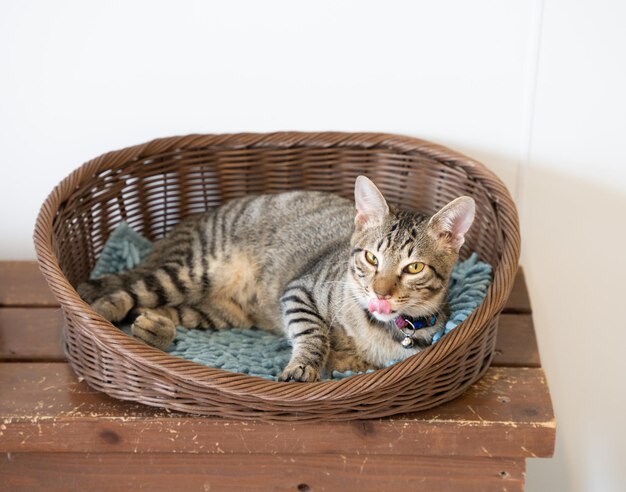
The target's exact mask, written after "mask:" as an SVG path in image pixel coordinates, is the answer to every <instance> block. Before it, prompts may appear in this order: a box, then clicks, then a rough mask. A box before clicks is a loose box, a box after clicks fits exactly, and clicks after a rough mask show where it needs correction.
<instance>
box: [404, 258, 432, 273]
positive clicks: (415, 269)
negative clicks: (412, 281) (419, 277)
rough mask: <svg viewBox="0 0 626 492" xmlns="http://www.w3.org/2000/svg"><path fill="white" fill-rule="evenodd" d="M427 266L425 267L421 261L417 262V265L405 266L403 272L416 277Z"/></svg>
mask: <svg viewBox="0 0 626 492" xmlns="http://www.w3.org/2000/svg"><path fill="white" fill-rule="evenodd" d="M425 266H426V265H424V264H423V263H422V262H421V261H416V262H415V263H411V264H409V265H407V266H405V267H404V270H403V271H404V272H406V273H410V274H411V275H415V274H416V273H419V272H421V271H422V270H423V269H424V267H425Z"/></svg>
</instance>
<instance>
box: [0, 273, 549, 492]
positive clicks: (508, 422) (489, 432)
mask: <svg viewBox="0 0 626 492" xmlns="http://www.w3.org/2000/svg"><path fill="white" fill-rule="evenodd" d="M62 324H63V321H62V316H61V312H60V309H59V308H58V306H57V304H56V301H55V300H54V298H53V297H52V295H51V294H50V293H49V291H48V288H47V286H46V285H45V283H44V282H43V279H42V278H41V276H40V274H39V272H38V270H37V267H36V265H35V263H33V262H0V395H1V397H0V448H1V449H0V451H2V453H3V454H2V459H1V460H0V490H10V491H22V490H23V491H29V492H31V491H35V490H59V491H61V490H62V491H68V490H76V491H100V490H102V491H104V490H111V491H120V490H133V491H134V490H140V489H146V490H150V491H157V490H167V491H170V492H175V491H182V490H200V491H215V490H233V491H243V490H291V491H301V492H302V491H312V492H317V491H322V490H341V491H350V490H356V491H376V492H380V491H385V490H401V491H407V490H426V491H450V490H463V491H480V492H484V491H491V490H507V491H519V490H523V488H524V468H525V459H526V458H528V457H550V456H551V455H552V453H553V450H554V440H555V432H556V426H555V421H554V415H553V411H552V405H551V402H550V394H549V391H548V386H547V384H546V380H545V375H544V372H543V370H542V369H541V363H540V360H539V354H538V352H537V344H536V340H535V334H534V329H533V322H532V318H531V311H530V303H529V300H528V295H527V291H526V285H525V283H524V277H523V275H522V273H521V272H520V273H519V274H518V277H517V280H516V284H515V288H514V290H513V293H512V295H511V297H510V299H509V302H508V305H507V307H506V309H505V312H504V314H503V315H502V317H501V319H500V328H499V333H498V349H497V353H496V356H495V359H494V362H493V365H492V367H491V368H490V369H489V371H488V372H487V374H486V376H485V377H484V378H483V379H482V380H481V381H479V382H478V383H476V384H474V385H473V386H472V387H471V389H469V390H468V391H467V393H466V394H465V395H463V396H461V397H460V398H458V399H457V400H455V401H453V402H450V403H447V404H444V405H441V406H439V407H437V408H434V409H432V410H429V411H426V412H421V413H415V414H408V415H402V416H397V417H393V418H385V419H377V420H363V421H354V422H346V423H261V422H239V421H234V420H224V419H219V418H208V417H199V416H190V415H186V414H181V413H176V412H168V411H165V410H160V409H155V408H152V407H147V406H143V405H139V404H133V403H129V402H124V401H118V400H115V399H113V398H110V397H108V396H106V395H104V394H101V393H98V392H96V391H94V390H92V389H91V388H89V386H87V384H86V383H85V382H81V381H79V380H78V379H77V378H76V376H75V375H74V373H73V372H72V370H71V368H70V367H69V366H68V364H67V363H66V362H65V358H64V355H63V350H62V346H61V331H62Z"/></svg>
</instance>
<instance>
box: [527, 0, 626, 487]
mask: <svg viewBox="0 0 626 492" xmlns="http://www.w3.org/2000/svg"><path fill="white" fill-rule="evenodd" d="M625 23H626V3H624V2H617V1H614V2H610V1H607V0H604V1H591V0H585V1H579V2H572V1H571V0H547V1H546V2H545V8H544V15H543V29H542V36H541V43H540V47H541V49H540V56H539V63H538V68H537V87H536V100H535V106H534V113H533V114H534V118H533V125H532V140H531V146H530V153H529V160H528V162H527V163H526V165H525V166H523V168H522V172H521V175H520V197H519V199H520V201H521V205H522V214H523V215H522V219H523V220H522V224H523V228H522V237H523V238H524V254H523V258H522V263H523V265H524V267H525V270H526V274H527V278H528V283H529V285H530V294H531V300H532V303H533V308H534V318H535V324H536V329H537V335H538V338H539V345H540V349H541V355H542V361H543V365H544V368H545V370H546V371H547V374H548V378H549V382H550V387H551V390H552V396H553V399H554V404H555V407H556V416H557V422H558V429H559V430H558V439H557V455H556V458H555V460H553V461H552V462H541V461H540V460H536V461H535V462H533V463H531V465H530V466H529V473H528V482H529V489H532V490H537V491H540V490H572V491H588V490H593V491H595V490H597V491H605V490H626V485H625V483H626V469H625V466H624V465H626V426H625V425H624V417H626V384H624V377H625V376H626V354H625V351H624V348H625V347H626V321H625V320H624V316H623V311H622V309H623V306H624V301H625V300H626V298H625V296H624V292H625V289H624V279H626V259H625V258H626V256H625V254H626V251H625V250H624V245H625V244H626V146H624V136H625V135H626V96H625V95H624V91H625V90H626V63H625V61H626V30H625V29H624V25H625ZM557 484H560V487H557Z"/></svg>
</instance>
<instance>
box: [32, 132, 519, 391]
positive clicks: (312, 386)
mask: <svg viewBox="0 0 626 492" xmlns="http://www.w3.org/2000/svg"><path fill="white" fill-rule="evenodd" d="M263 147H268V148H296V147H313V148H315V147H323V148H331V147H355V148H359V149H380V148H388V149H390V150H393V151H394V152H396V153H397V152H403V153H406V154H421V155H423V156H426V157H429V158H433V159H436V160H438V161H441V162H446V163H447V164H448V165H451V166H454V167H457V168H461V169H462V170H463V171H464V172H466V173H467V174H469V175H471V176H472V177H473V178H474V179H475V180H476V181H478V182H480V183H481V184H482V185H483V187H484V188H485V189H486V190H487V191H488V193H489V197H490V200H491V202H492V206H494V207H495V208H496V217H497V220H499V221H500V226H501V228H500V229H499V231H501V232H502V230H503V229H504V230H505V231H506V234H504V237H503V249H502V254H501V259H500V261H499V262H498V265H496V266H495V267H494V269H493V281H492V282H491V285H490V287H489V289H488V291H487V294H486V297H485V299H484V300H483V302H482V303H481V304H480V305H479V307H478V308H477V309H475V310H474V311H473V312H472V313H471V314H470V316H469V317H468V318H467V319H466V320H465V321H463V322H462V323H461V324H460V325H459V326H458V327H457V328H455V329H454V330H452V331H451V332H450V333H448V334H447V335H446V336H445V337H443V338H442V339H441V340H439V341H438V342H437V343H436V344H434V345H431V346H430V347H428V348H427V349H425V350H423V351H421V352H419V353H417V354H415V355H413V356H411V357H409V358H407V359H405V360H403V361H400V362H398V363H396V364H394V365H392V366H389V367H386V368H383V369H379V370H377V371H374V372H370V373H364V374H356V375H354V376H350V377H349V378H345V379H340V380H324V381H320V382H316V383H308V384H293V383H283V382H276V381H271V380H267V379H263V378H260V377H256V376H250V375H246V374H241V373H234V372H229V371H225V370H222V369H217V368H213V367H208V366H203V365H200V364H198V363H195V362H192V361H189V360H186V359H182V358H179V357H176V356H173V355H169V354H167V353H165V352H162V351H160V350H158V349H156V348H153V347H149V346H147V345H145V344H143V343H142V342H139V341H138V340H135V339H133V338H131V337H129V336H127V335H125V334H124V333H122V332H121V331H120V330H119V329H118V328H116V327H115V326H114V325H112V324H111V323H110V322H108V321H106V320H105V319H104V318H102V317H101V316H100V315H98V314H97V313H96V312H95V311H93V310H92V309H91V307H90V306H89V305H88V304H87V303H85V302H84V301H83V300H82V299H81V298H80V297H79V296H78V293H77V292H76V290H75V289H74V288H73V287H72V285H71V284H70V283H69V281H68V280H67V278H66V277H65V275H64V274H63V271H62V270H61V267H60V265H59V261H58V258H57V256H56V255H55V253H54V249H53V244H52V224H53V220H54V217H55V214H56V212H57V211H58V210H59V207H60V206H61V205H62V204H63V202H64V201H65V200H67V199H68V198H69V197H70V195H71V193H72V192H73V190H75V189H76V188H78V187H79V186H81V185H83V184H85V183H86V182H87V181H88V180H89V179H91V177H93V176H94V175H96V174H98V173H100V172H103V171H105V170H114V169H118V168H119V167H120V166H122V165H124V164H125V163H128V162H129V161H134V160H139V159H142V158H148V157H153V156H155V154H159V153H164V152H171V151H175V150H177V149H180V150H182V149H185V150H187V149H190V148H202V149H209V148H219V149H242V148H263ZM33 239H34V243H35V250H36V254H37V260H38V263H39V267H40V270H41V272H42V274H43V276H44V278H45V279H46V281H47V282H48V285H49V286H50V288H51V290H52V292H53V294H54V295H55V297H56V298H57V300H58V301H59V303H60V304H61V306H62V307H63V309H64V311H65V312H66V313H69V315H70V316H72V317H79V318H80V321H81V322H82V323H84V324H86V325H87V326H88V327H89V330H90V335H91V336H92V337H93V339H94V341H95V342H96V343H97V344H103V345H104V346H106V347H107V349H108V350H112V351H114V352H116V353H118V354H119V356H120V357H124V358H125V363H127V364H130V365H138V366H143V367H151V368H153V369H161V370H162V369H167V371H168V374H169V376H170V377H171V378H173V379H176V380H177V381H178V382H180V383H184V381H185V380H192V381H193V383H194V385H198V386H207V387H211V388H214V387H216V385H217V386H219V388H220V391H222V392H224V393H228V394H231V395H236V396H237V397H239V398H241V397H243V398H253V399H260V400H265V401H280V402H281V403H284V402H286V401H300V402H303V401H307V402H311V401H317V400H324V401H328V400H344V399H346V398H353V397H354V396H355V394H360V395H366V394H369V393H372V392H376V391H378V390H380V389H381V388H384V387H386V386H389V385H392V384H394V383H396V382H398V381H399V380H402V379H405V378H406V377H407V376H409V375H411V374H418V373H419V371H420V369H422V368H425V367H431V366H435V365H438V364H440V363H443V362H445V359H446V358H447V356H448V354H449V353H451V352H454V351H455V350H456V349H458V348H459V347H460V346H462V345H463V344H464V342H466V341H467V340H468V339H469V338H471V337H473V336H474V335H475V334H476V333H477V332H478V331H479V330H480V329H481V328H483V325H484V324H485V322H486V320H488V319H490V318H492V317H494V316H496V315H497V314H498V313H499V312H500V311H501V310H502V308H503V307H504V304H505V302H506V299H507V298H508V295H509V292H510V290H511V288H512V284H513V282H512V279H513V278H514V276H515V274H516V271H517V264H518V259H519V253H520V235H519V224H518V219H517V211H516V207H515V204H514V203H513V200H512V199H511V196H510V194H509V192H508V190H507V189H506V187H505V186H504V184H503V183H502V182H501V181H500V179H499V178H498V177H497V176H496V175H495V174H494V173H493V172H492V171H490V170H489V169H488V168H486V167H485V166H484V165H483V164H482V163H480V162H478V161H476V160H474V159H471V158H469V157H467V156H465V155H463V154H460V153H458V152H456V151H453V150H451V149H448V148H446V147H444V146H441V145H438V144H435V143H432V142H429V141H426V140H422V139H418V138H413V137H407V136H400V135H394V134H387V133H369V132H366V133H346V132H273V133H231V134H207V135H202V134H191V135H186V136H175V137H164V138H158V139H154V140H151V141H148V142H145V143H143V144H139V145H133V146H129V147H126V148H123V149H120V150H115V151H110V152H107V153H105V154H102V155H100V156H99V157H96V158H94V159H91V160H89V161H87V162H86V163H84V164H83V165H82V166H80V167H79V168H77V169H76V170H74V171H73V172H72V173H70V174H69V175H68V176H67V177H66V178H64V179H63V180H62V181H61V182H60V183H59V184H58V185H57V186H56V187H55V188H54V189H53V190H52V192H51V193H50V194H49V195H48V197H47V198H46V200H45V201H44V203H43V205H42V207H41V209H40V211H39V214H38V216H37V220H36V223H35V229H34V236H33ZM492 266H493V265H492ZM112 341H114V345H112V343H111V342H112Z"/></svg>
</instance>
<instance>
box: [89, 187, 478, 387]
mask: <svg viewBox="0 0 626 492" xmlns="http://www.w3.org/2000/svg"><path fill="white" fill-rule="evenodd" d="M354 195H355V202H354V203H353V202H352V201H350V200H347V199H344V198H341V197H339V196H336V195H333V194H330V193H323V192H310V191H292V192H287V193H281V194H275V195H257V196H248V197H244V198H238V199H235V200H232V201H229V202H227V203H225V204H224V205H222V206H219V207H214V208H211V209H209V210H208V211H207V212H206V213H203V214H198V215H194V216H191V217H190V218H188V219H186V220H184V221H183V222H181V223H180V224H178V225H177V226H175V227H174V228H173V229H172V230H171V231H170V233H169V234H168V235H167V236H166V237H164V238H163V239H161V240H159V241H157V242H156V244H155V247H154V250H153V251H152V252H151V253H150V255H149V256H148V258H147V260H146V261H145V262H144V263H143V264H141V265H140V266H138V267H137V268H135V269H133V270H130V271H128V272H123V273H120V274H118V275H108V276H104V277H101V278H98V279H94V280H89V281H87V282H85V283H83V284H81V285H80V286H79V287H78V292H79V294H80V295H81V297H82V298H83V299H84V300H85V301H86V302H88V303H90V304H91V306H92V307H93V309H94V310H95V311H96V312H97V313H99V314H100V315H102V316H103V317H104V318H106V319H107V320H109V321H111V322H119V321H122V320H123V319H124V318H126V317H127V316H128V315H129V314H130V313H131V312H132V313H135V315H136V316H137V317H136V318H135V320H134V322H133V323H132V327H131V331H132V334H133V335H134V336H135V337H136V338H138V339H140V340H143V341H144V342H146V343H147V344H149V345H152V346H154V347H157V348H161V349H164V348H166V347H167V346H168V345H170V344H171V342H172V341H173V339H174V336H175V333H176V325H182V326H185V327H187V328H215V329H223V328H228V327H252V326H256V327H259V328H262V329H265V330H269V331H272V332H274V333H281V332H282V333H284V334H286V335H287V336H288V337H289V339H290V341H291V343H292V347H293V351H292V355H291V359H290V361H289V363H288V365H287V366H286V367H285V369H284V370H283V372H282V373H281V374H280V376H279V380H281V381H303V382H310V381H317V380H319V379H320V377H324V376H326V375H328V374H329V373H331V372H332V371H333V370H336V371H340V372H345V371H355V372H356V371H365V370H368V369H377V368H381V367H383V366H385V364H387V363H389V362H390V361H392V360H396V359H404V358H406V357H408V356H409V355H412V354H415V353H416V352H418V351H420V350H422V349H423V348H425V347H427V346H428V345H430V344H431V341H432V337H433V335H434V334H435V333H437V332H441V331H443V328H444V325H445V322H446V319H447V317H448V316H449V312H448V311H449V309H448V306H447V288H448V283H449V279H450V274H451V271H452V267H453V265H454V264H455V262H456V261H457V259H458V254H459V249H460V248H461V246H462V245H463V243H464V240H465V234H466V233H467V231H468V230H469V228H470V226H471V224H472V222H473V220H474V214H475V204H474V200H473V199H472V198H470V197H466V196H465V197H460V198H457V199H455V200H453V201H452V202H450V203H449V204H447V205H446V206H444V207H443V208H442V209H441V210H439V211H438V212H437V213H436V214H434V215H433V216H432V217H430V216H427V215H424V214H420V213H416V212H412V211H406V210H399V209H396V208H392V207H389V206H388V204H387V202H386V201H385V199H384V197H383V195H382V194H381V193H380V191H379V190H378V188H377V187H376V186H375V185H374V183H373V182H372V181H370V180H369V179H368V178H367V177H365V176H359V177H358V178H357V179H356V182H355V189H354ZM355 206H356V210H355Z"/></svg>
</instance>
